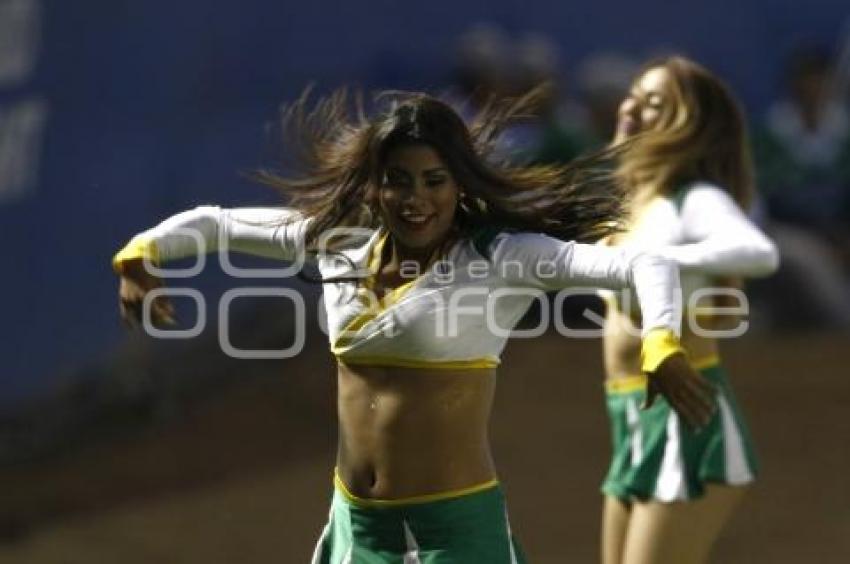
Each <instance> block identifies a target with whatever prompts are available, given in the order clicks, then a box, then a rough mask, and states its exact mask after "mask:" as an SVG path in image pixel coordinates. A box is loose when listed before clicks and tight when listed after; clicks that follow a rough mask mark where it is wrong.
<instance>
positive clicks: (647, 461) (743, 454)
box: [602, 359, 758, 502]
mask: <svg viewBox="0 0 850 564" xmlns="http://www.w3.org/2000/svg"><path fill="white" fill-rule="evenodd" d="M701 364H702V368H701V369H700V370H699V372H700V373H701V374H702V375H703V376H704V377H706V378H707V379H708V380H709V381H711V383H712V384H714V385H715V387H716V388H717V405H718V410H717V412H716V413H715V415H714V417H713V418H712V419H711V421H710V422H709V424H708V425H706V427H705V428H703V429H702V430H701V431H699V432H697V431H693V430H691V429H690V428H689V427H688V426H687V425H685V424H684V423H683V422H682V421H681V420H680V419H679V416H678V415H677V414H676V412H675V411H673V410H672V409H671V408H670V405H669V404H668V403H667V401H666V400H664V398H662V397H659V398H657V399H656V401H655V403H654V404H653V406H652V407H651V408H649V409H647V410H645V411H641V410H640V405H641V403H642V402H643V400H644V397H645V394H646V378H645V377H641V376H634V377H630V378H620V379H617V380H610V381H609V382H608V383H607V386H606V388H607V389H606V395H607V401H608V416H609V417H610V421H611V439H612V445H613V456H612V458H611V466H610V468H609V469H608V475H607V476H606V478H605V482H604V483H603V484H602V491H603V492H604V493H605V494H607V495H612V496H615V497H617V498H620V499H624V500H634V499H636V500H642V501H645V500H656V501H664V502H671V501H685V500H689V499H693V498H696V497H700V496H701V495H702V494H703V492H704V491H705V484H706V483H719V484H728V485H736V486H740V485H744V484H748V483H750V482H752V481H753V479H754V478H755V476H756V474H757V472H758V463H757V461H756V457H755V453H754V452H753V444H752V439H751V437H750V433H749V430H748V429H747V425H746V423H745V421H744V419H743V417H742V416H741V411H740V409H739V408H738V404H737V402H736V401H735V398H734V396H733V394H732V390H731V388H730V387H729V384H728V382H727V381H726V374H725V372H724V370H723V368H722V367H721V366H720V364H719V363H718V362H717V359H709V360H708V361H707V362H704V363H701ZM697 368H699V366H697Z"/></svg>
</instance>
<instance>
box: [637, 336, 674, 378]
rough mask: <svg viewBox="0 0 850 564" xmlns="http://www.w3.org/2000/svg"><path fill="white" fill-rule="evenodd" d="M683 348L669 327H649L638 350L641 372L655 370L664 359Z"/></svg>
mask: <svg viewBox="0 0 850 564" xmlns="http://www.w3.org/2000/svg"><path fill="white" fill-rule="evenodd" d="M683 352H685V349H684V348H682V344H681V343H680V342H679V338H678V337H677V336H676V334H675V333H673V331H671V330H670V329H661V328H658V329H651V330H650V331H649V333H647V334H646V336H645V337H644V338H643V346H642V347H641V351H640V368H641V370H642V371H643V372H655V371H656V370H658V366H659V365H660V364H661V363H662V362H664V360H665V359H666V358H667V357H669V356H671V355H674V354H676V353H683Z"/></svg>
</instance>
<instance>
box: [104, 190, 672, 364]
mask: <svg viewBox="0 0 850 564" xmlns="http://www.w3.org/2000/svg"><path fill="white" fill-rule="evenodd" d="M283 220H286V221H287V223H285V224H283V225H280V222H281V221H283ZM309 221H310V220H309V219H307V220H305V219H300V218H299V216H298V215H297V214H295V213H294V212H292V211H291V210H287V209H282V208H240V209H221V208H218V207H213V206H202V207H198V208H196V209H193V210H190V211H186V212H183V213H179V214H177V215H175V216H173V217H171V218H169V219H167V220H165V221H164V222H162V223H160V224H159V225H157V226H156V227H154V228H152V229H149V230H147V231H144V232H142V233H140V234H139V235H137V236H136V237H134V238H133V239H132V240H131V241H130V243H128V245H127V246H126V247H125V248H124V249H122V250H121V251H120V252H119V253H118V254H117V255H116V256H115V258H114V259H113V265H114V266H115V268H116V270H119V271H120V266H121V263H122V262H123V261H124V260H128V259H131V258H140V257H144V256H147V257H149V258H152V259H153V260H154V261H155V262H167V261H169V260H172V259H177V258H182V257H186V256H190V255H195V254H197V253H198V250H197V249H198V246H197V242H196V237H197V238H200V239H201V240H202V241H203V243H204V245H205V249H206V251H208V252H209V251H215V250H218V249H221V250H224V249H225V248H228V249H230V250H233V251H238V252H245V253H250V254H253V255H259V256H264V257H270V258H275V259H282V260H293V259H294V258H295V257H296V256H297V255H298V253H299V251H303V247H304V236H305V232H306V227H307V225H308V222H309ZM187 230H190V231H192V232H194V233H196V234H197V235H196V236H195V237H193V236H191V235H190V234H188V233H187ZM355 239H356V238H355ZM387 240H388V237H387V234H386V232H385V231H383V230H364V233H363V235H362V236H361V237H360V238H359V240H355V241H353V242H352V243H351V244H350V245H349V246H347V247H346V248H343V249H342V250H341V251H339V253H340V254H342V255H344V256H345V257H346V258H347V259H348V261H344V260H341V258H340V256H339V255H334V254H320V255H318V256H316V257H315V258H314V260H315V261H316V264H317V267H318V269H319V272H320V273H321V275H322V277H323V278H324V279H331V278H336V277H346V276H348V277H351V276H352V275H356V274H357V273H358V271H359V272H360V273H361V274H363V275H365V279H364V280H363V281H362V282H360V283H357V282H354V281H350V280H348V281H338V282H331V283H325V284H324V297H323V299H324V306H325V310H326V312H327V321H328V323H327V327H328V333H329V338H330V344H331V350H332V352H333V353H334V354H335V355H336V356H337V358H338V359H339V360H340V361H341V362H343V363H345V364H372V365H383V366H402V367H430V368H490V367H494V366H497V365H498V364H499V356H500V354H501V352H502V349H503V348H504V346H505V343H506V341H507V338H508V336H509V335H508V334H509V332H510V330H511V329H512V328H513V327H514V325H515V324H516V323H517V322H518V321H519V320H520V318H521V317H522V316H523V314H524V313H525V312H526V310H527V309H528V307H529V306H530V304H531V303H532V302H533V300H534V299H535V297H534V294H535V292H539V291H551V290H559V289H563V288H566V287H573V286H585V287H606V288H611V289H617V288H624V287H632V288H634V290H635V292H636V293H637V296H638V299H639V301H640V304H641V311H642V315H643V319H644V324H643V331H644V335H646V334H647V333H649V332H650V331H652V330H657V329H660V330H664V331H662V332H663V333H666V334H670V333H672V334H674V335H676V336H678V335H679V332H680V321H681V311H680V308H678V307H677V306H676V302H675V298H676V292H677V290H678V271H677V269H676V268H675V266H674V265H673V264H672V262H671V261H669V260H667V259H665V258H663V257H660V256H658V255H656V254H652V253H648V252H644V251H641V250H637V249H634V248H631V247H611V248H606V247H600V246H596V245H584V244H579V243H575V242H564V241H561V240H558V239H554V238H552V237H548V236H545V235H541V234H536V233H505V232H503V233H499V234H496V235H494V236H493V237H492V238H491V239H490V240H489V241H487V242H486V247H487V248H486V249H485V252H484V255H482V253H481V252H479V250H478V249H477V248H476V245H475V244H474V243H473V242H472V241H470V240H461V241H459V242H457V243H456V244H455V245H454V246H453V247H452V248H451V249H450V250H449V251H448V253H447V254H446V256H445V257H444V258H443V259H442V260H440V261H438V262H436V263H434V264H433V265H432V266H431V267H430V268H428V269H426V270H425V271H424V272H423V273H422V274H421V275H420V276H418V277H416V278H415V279H412V280H411V281H410V282H408V283H406V284H404V285H403V286H401V287H399V288H396V289H394V290H391V291H389V292H388V293H386V294H385V295H384V296H383V297H382V298H381V299H380V300H378V299H376V298H375V297H374V293H373V292H372V290H371V288H372V283H371V278H372V276H374V273H375V272H376V271H377V268H378V267H379V263H380V257H381V248H382V245H384V244H385V243H386V241H387ZM485 255H486V256H485ZM672 340H674V341H675V337H672ZM656 362H660V361H656Z"/></svg>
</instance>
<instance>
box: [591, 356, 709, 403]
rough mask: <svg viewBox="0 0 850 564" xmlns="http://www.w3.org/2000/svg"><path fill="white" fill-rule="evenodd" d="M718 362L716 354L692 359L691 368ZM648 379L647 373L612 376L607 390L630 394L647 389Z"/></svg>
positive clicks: (703, 367) (606, 382) (697, 368)
mask: <svg viewBox="0 0 850 564" xmlns="http://www.w3.org/2000/svg"><path fill="white" fill-rule="evenodd" d="M718 364H720V357H719V356H717V355H716V354H713V355H709V356H706V357H703V358H700V359H698V360H692V361H690V365H691V368H693V369H694V370H705V369H706V368H711V367H713V366H717V365H718ZM646 381H647V375H646V374H637V375H634V376H624V377H622V378H612V379H610V380H606V381H605V391H606V392H607V393H609V394H630V393H632V392H637V391H640V390H644V389H646Z"/></svg>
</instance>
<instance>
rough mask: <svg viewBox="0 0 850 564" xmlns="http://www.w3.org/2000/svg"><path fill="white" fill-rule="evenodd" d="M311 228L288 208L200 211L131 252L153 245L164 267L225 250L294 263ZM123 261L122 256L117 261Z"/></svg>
mask: <svg viewBox="0 0 850 564" xmlns="http://www.w3.org/2000/svg"><path fill="white" fill-rule="evenodd" d="M308 223H309V220H304V219H300V218H299V216H298V215H297V213H296V212H294V211H293V210H289V209H286V208H236V209H222V208H220V207H217V206H199V207H197V208H195V209H192V210H188V211H185V212H181V213H178V214H176V215H174V216H171V217H169V218H168V219H166V220H165V221H163V222H162V223H160V224H158V225H156V226H155V227H152V228H151V229H148V230H146V231H143V232H142V233H139V234H138V235H136V236H135V237H134V238H133V240H132V241H131V243H130V244H129V245H128V246H127V247H126V248H131V247H132V245H133V242H134V241H141V242H143V243H144V244H145V245H150V244H152V245H153V246H154V249H155V251H154V252H155V254H156V258H157V259H158V260H159V261H162V262H165V261H169V260H173V259H178V258H183V257H187V256H195V255H197V254H199V253H201V252H205V253H209V252H214V251H217V250H219V249H220V248H226V249H227V250H232V251H236V252H241V253H247V254H252V255H257V256H262V257H268V258H274V259H281V260H292V259H294V258H295V257H296V255H297V253H298V251H299V249H301V248H302V247H303V245H304V236H305V233H306V228H307V225H308ZM137 246H138V245H137ZM126 248H125V249H126ZM122 252H124V251H122ZM120 256H121V253H119V255H117V256H116V257H120ZM123 258H124V259H126V258H133V257H132V256H131V255H128V256H125V257H123Z"/></svg>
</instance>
